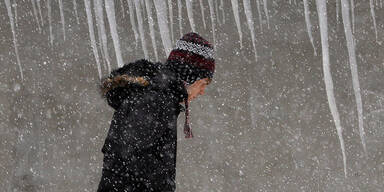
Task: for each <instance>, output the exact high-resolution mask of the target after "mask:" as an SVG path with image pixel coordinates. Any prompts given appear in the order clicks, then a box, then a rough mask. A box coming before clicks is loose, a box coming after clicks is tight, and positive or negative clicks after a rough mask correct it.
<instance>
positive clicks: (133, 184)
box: [97, 33, 215, 192]
mask: <svg viewBox="0 0 384 192" xmlns="http://www.w3.org/2000/svg"><path fill="white" fill-rule="evenodd" d="M213 55H214V49H213V46H212V45H211V44H210V43H209V42H208V41H207V40H205V39H204V38H203V37H201V36H200V35H199V34H197V33H188V34H185V35H183V36H182V38H181V39H180V40H178V41H177V42H176V47H175V48H174V49H173V50H172V51H171V53H170V54H169V56H168V59H167V60H166V62H165V63H164V64H162V63H153V62H150V61H148V60H144V59H141V60H138V61H135V62H133V63H129V64H125V65H124V66H123V67H121V68H118V69H115V70H114V71H112V72H111V74H110V75H109V76H107V77H104V78H103V79H102V81H101V84H100V92H101V94H102V96H103V97H104V98H105V99H106V101H107V102H108V104H109V105H110V106H111V107H112V108H113V109H115V111H114V114H113V119H112V121H111V125H110V128H109V131H108V133H107V137H106V139H105V142H104V145H103V147H102V150H101V151H102V153H103V154H104V159H103V169H102V176H101V180H100V183H99V186H98V190H97V191H98V192H106V191H108V192H111V191H119V192H120V191H121V192H122V191H124V192H131V191H140V192H146V191H156V192H160V191H161V192H171V191H174V190H175V188H176V183H175V176H176V144H177V130H176V127H177V118H178V115H179V113H180V112H181V111H185V114H186V115H185V118H186V119H185V125H184V133H185V137H186V138H191V137H193V135H192V132H191V128H190V127H189V109H188V104H189V102H190V101H192V100H193V99H196V98H197V97H198V96H199V95H203V94H204V91H205V88H206V86H207V85H208V84H210V82H211V81H212V78H213V74H214V71H215V60H214V57H213ZM182 104H185V107H184V106H183V105H182Z"/></svg>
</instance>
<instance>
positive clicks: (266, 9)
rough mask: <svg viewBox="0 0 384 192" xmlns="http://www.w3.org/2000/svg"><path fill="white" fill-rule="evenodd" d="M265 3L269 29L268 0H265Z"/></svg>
mask: <svg viewBox="0 0 384 192" xmlns="http://www.w3.org/2000/svg"><path fill="white" fill-rule="evenodd" d="M263 4H264V13H265V16H266V17H267V26H268V29H269V14H268V4H267V0H264V2H263Z"/></svg>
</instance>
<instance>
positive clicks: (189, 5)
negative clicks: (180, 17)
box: [185, 0, 196, 32]
mask: <svg viewBox="0 0 384 192" xmlns="http://www.w3.org/2000/svg"><path fill="white" fill-rule="evenodd" d="M185 4H186V6H187V14H188V19H189V23H190V24H191V28H192V31H193V32H196V28H195V20H194V19H193V6H192V0H185Z"/></svg>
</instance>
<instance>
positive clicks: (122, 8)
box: [120, 0, 125, 18]
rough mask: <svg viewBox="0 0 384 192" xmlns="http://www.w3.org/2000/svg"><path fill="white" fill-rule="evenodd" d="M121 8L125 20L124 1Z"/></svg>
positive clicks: (121, 2)
mask: <svg viewBox="0 0 384 192" xmlns="http://www.w3.org/2000/svg"><path fill="white" fill-rule="evenodd" d="M120 7H121V12H123V18H125V9H124V3H123V0H120Z"/></svg>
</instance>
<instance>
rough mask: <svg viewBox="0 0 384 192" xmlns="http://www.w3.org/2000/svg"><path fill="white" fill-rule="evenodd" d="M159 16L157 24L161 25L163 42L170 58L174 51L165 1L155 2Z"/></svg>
mask: <svg viewBox="0 0 384 192" xmlns="http://www.w3.org/2000/svg"><path fill="white" fill-rule="evenodd" d="M154 3H155V8H156V15H157V23H158V24H159V29H160V35H161V40H162V42H163V46H164V51H165V54H166V55H167V56H168V55H169V53H170V52H171V50H172V43H171V38H170V36H169V28H168V20H167V18H168V17H167V4H166V2H165V1H154Z"/></svg>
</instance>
